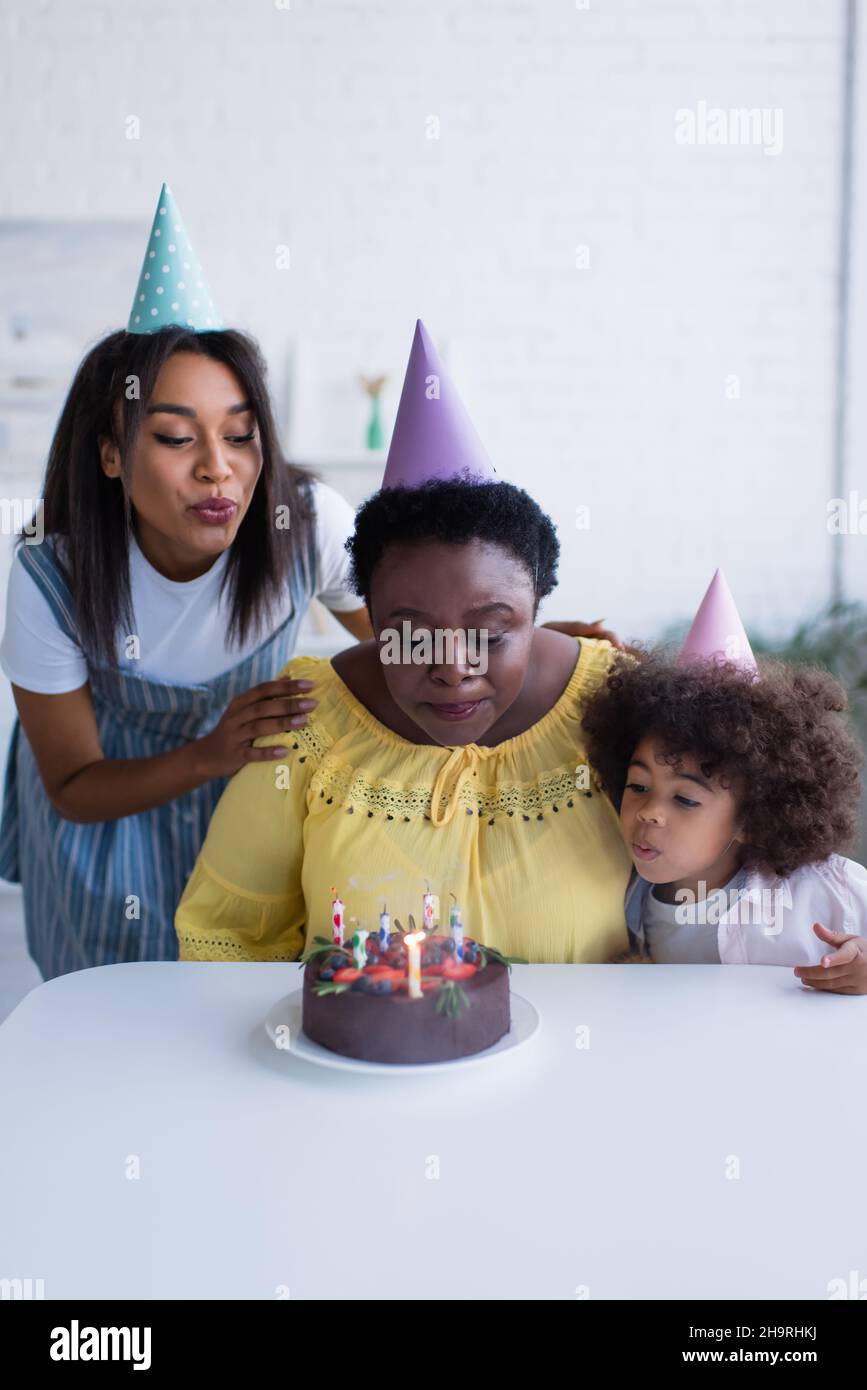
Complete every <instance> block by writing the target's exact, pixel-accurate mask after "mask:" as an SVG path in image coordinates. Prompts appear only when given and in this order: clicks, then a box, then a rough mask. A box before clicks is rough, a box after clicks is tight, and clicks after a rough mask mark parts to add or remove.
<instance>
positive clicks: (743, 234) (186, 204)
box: [0, 0, 867, 636]
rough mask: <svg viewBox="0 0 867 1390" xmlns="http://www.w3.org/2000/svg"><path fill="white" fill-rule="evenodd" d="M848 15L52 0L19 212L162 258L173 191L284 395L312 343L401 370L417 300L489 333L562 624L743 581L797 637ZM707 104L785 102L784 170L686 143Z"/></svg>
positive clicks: (485, 372) (20, 63)
mask: <svg viewBox="0 0 867 1390" xmlns="http://www.w3.org/2000/svg"><path fill="white" fill-rule="evenodd" d="M843 21H844V5H843V3H842V0H838V2H836V3H831V2H830V0H826V3H822V4H815V3H807V2H806V0H803V2H802V3H798V0H727V3H725V4H720V3H718V0H666V2H665V3H650V0H590V9H589V11H583V10H581V9H579V8H578V7H576V5H575V4H574V3H572V0H537V2H536V3H529V0H520V2H519V0H366V3H360V2H359V0H351V3H350V0H332V3H315V0H291V8H289V9H285V10H278V9H277V8H276V6H275V5H273V4H268V3H267V2H266V0H259V3H255V4H254V3H242V0H208V3H204V2H203V0H149V2H148V4H147V5H129V4H122V3H119V0H115V3H110V0H77V3H75V4H74V5H70V4H67V3H62V0H42V2H41V3H39V0H30V2H29V3H28V4H26V5H24V4H23V3H19V4H18V5H17V6H16V7H15V10H14V12H13V13H9V8H8V7H7V13H6V16H5V17H4V20H3V25H4V32H3V40H4V46H5V40H6V39H7V38H8V39H14V48H13V50H12V51H13V55H14V56H13V62H12V63H11V66H10V70H9V72H8V74H7V75H6V77H5V80H4V93H3V97H2V107H3V120H4V126H5V128H6V138H5V139H4V147H5V148H4V173H3V178H2V181H0V212H2V213H3V214H4V215H8V216H16V217H27V216H46V217H56V216H58V215H61V214H62V213H66V214H69V215H72V216H75V217H81V218H90V217H100V216H104V217H108V218H119V219H120V218H130V217H133V218H138V219H140V221H141V228H142V245H143V244H144V239H145V236H146V233H147V230H148V226H149V220H150V217H151V215H152V211H153V204H154V200H155V198H156V194H157V191H158V188H159V185H160V182H161V180H162V179H164V178H165V179H166V180H167V181H168V182H170V183H171V185H172V187H173V189H174V191H175V193H176V196H177V197H178V200H179V203H180V206H181V209H182V211H183V214H184V217H185V220H186V222H187V224H188V227H189V229H190V231H191V234H192V236H193V239H194V242H195V243H196V245H197V248H198V250H199V253H200V255H201V257H202V259H203V261H204V263H205V266H206V268H207V271H208V275H209V279H210V281H211V285H212V289H213V291H214V293H215V297H216V298H217V301H218V303H219V304H220V306H221V308H222V310H223V313H224V316H226V317H227V318H228V319H230V320H233V321H236V322H238V323H239V324H241V325H242V326H246V327H249V328H250V329H251V330H252V331H254V332H255V333H256V334H257V335H258V336H259V338H260V339H261V341H262V343H263V345H264V346H265V347H266V350H267V351H268V353H269V356H270V357H271V360H272V362H273V364H274V367H275V370H276V372H277V379H278V382H280V381H281V380H282V373H283V370H284V366H285V361H286V354H287V349H288V344H289V341H290V339H292V338H295V337H300V338H303V339H304V340H306V341H308V342H311V343H313V344H316V345H320V346H321V347H322V350H323V351H324V352H326V353H328V352H333V351H337V352H339V348H340V344H341V343H342V342H344V341H347V340H350V341H352V343H353V349H352V352H353V357H352V360H351V362H349V363H348V369H355V368H358V367H366V368H369V369H370V370H373V369H375V368H376V367H378V366H380V365H381V366H383V367H386V368H387V369H388V370H390V371H391V372H392V374H393V376H394V377H395V378H396V379H397V381H399V378H400V374H401V373H402V369H403V364H404V360H405V356H406V352H407V350H408V346H409V341H410V335H411V330H412V326H413V322H414V320H415V318H416V316H418V315H421V316H422V317H424V318H425V319H426V321H427V322H428V325H429V327H430V328H431V330H432V331H433V332H434V334H435V335H436V336H438V337H440V338H442V339H448V340H449V341H451V342H454V343H456V344H459V346H460V353H459V357H460V361H461V363H462V364H463V373H462V377H461V385H462V387H463V390H464V394H465V396H466V398H467V400H468V403H469V404H470V406H471V409H472V411H473V414H474V416H475V419H476V421H477V424H478V427H479V429H480V432H481V434H482V436H483V438H484V439H485V440H486V441H487V443H488V445H489V447H490V449H491V452H492V454H493V456H494V458H495V461H496V463H497V466H498V468H499V469H500V471H501V473H503V474H504V475H505V476H507V477H509V478H511V479H513V480H515V481H517V482H520V483H523V484H525V485H526V486H528V487H529V488H530V489H531V490H532V491H533V492H534V494H535V495H536V496H537V497H538V498H539V500H540V501H541V502H542V503H543V504H544V505H545V506H547V507H548V508H549V509H550V510H551V512H552V513H553V514H554V515H555V517H556V519H557V521H558V522H559V524H560V526H561V532H562V541H563V550H564V553H563V562H562V587H561V590H560V592H559V593H558V595H557V596H556V598H555V599H554V600H553V601H552V602H551V603H550V604H549V608H548V613H549V615H552V616H553V615H554V614H557V615H560V616H563V615H573V616H583V617H587V618H595V617H597V616H599V615H600V614H605V615H607V617H608V618H609V620H610V621H611V622H612V623H616V625H617V626H618V627H619V628H620V630H621V631H623V632H624V633H625V634H629V635H634V636H651V635H653V633H654V632H655V631H656V630H658V628H659V627H660V626H661V625H663V624H665V623H667V622H670V621H671V620H672V619H674V618H677V617H686V616H688V615H689V614H690V613H691V611H692V609H693V608H694V607H695V605H696V604H697V602H698V600H699V598H700V597H701V594H702V592H703V590H704V587H705V585H706V584H707V582H708V580H709V578H710V574H711V572H712V570H713V568H714V566H715V565H716V564H722V565H723V566H724V567H725V569H726V571H727V574H728V576H729V579H730V582H731V584H732V587H733V589H734V591H735V594H736V596H737V598H738V600H739V602H740V605H741V608H742V611H743V615H744V618H745V621H746V622H747V624H748V625H750V624H751V623H757V624H760V625H763V626H765V627H766V628H769V629H770V628H771V627H774V626H779V627H783V628H785V627H787V626H788V625H790V624H792V623H793V622H794V621H795V620H797V619H798V618H800V617H802V616H804V615H806V614H807V613H808V612H810V611H811V610H812V609H813V608H814V607H816V606H818V605H819V604H820V603H821V602H822V601H823V600H824V599H825V598H826V596H827V584H828V575H829V568H830V566H829V547H830V541H829V538H828V535H827V532H826V527H825V503H826V500H827V498H828V496H829V489H830V477H831V463H832V459H831V444H832V424H833V387H834V380H833V367H834V324H835V319H834V294H835V276H836V273H837V242H838V202H839V187H838V185H839V170H840V158H839V150H840V118H841V85H840V84H841V73H842V56H843V55H842V45H843ZM701 100H704V101H706V102H707V103H708V105H710V106H720V107H723V108H726V109H728V108H734V107H769V108H776V107H780V108H782V110H783V113H784V145H783V151H782V153H781V154H780V155H779V156H777V157H769V156H766V155H765V154H764V153H763V152H762V150H761V149H760V148H756V147H739V148H733V147H728V148H720V147H717V148H711V147H694V148H688V147H683V146H680V145H678V144H676V143H675V139H674V128H675V112H676V111H677V110H678V109H679V108H684V107H693V108H694V107H695V105H696V103H698V102H699V101H701ZM131 114H132V115H137V116H138V117H140V120H141V139H140V140H138V141H136V142H133V141H129V140H127V139H126V138H125V134H124V122H125V119H126V118H127V117H128V116H129V115H131ZM431 115H435V116H437V117H438V118H439V121H440V126H441V128H440V138H439V139H437V140H432V139H428V138H426V130H427V121H428V117H429V116H431ZM862 165H863V161H862ZM862 240H863V238H862ZM282 242H286V243H288V244H289V246H290V248H291V257H292V265H291V269H290V270H289V271H288V272H280V271H277V270H276V269H275V268H274V247H275V245H276V244H277V243H282ZM578 244H586V245H587V246H588V247H589V251H590V265H589V268H587V269H584V270H578V269H576V267H575V248H576V245H578ZM10 271H11V272H12V273H13V274H14V267H2V272H3V273H7V274H8V273H9V272H10ZM137 271H138V265H137V264H135V265H132V266H131V267H130V279H129V295H130V296H131V295H132V291H133V288H134V283H135V277H136V274H137ZM127 312H128V302H127V300H126V299H124V301H123V302H121V303H119V304H118V305H117V315H116V320H117V323H118V324H120V323H122V322H124V321H125V319H126V314H127ZM101 327H102V325H96V326H95V331H96V329H97V328H101ZM355 344H357V348H356V346H355ZM356 353H357V356H356ZM359 359H362V360H359ZM732 373H733V374H736V375H737V377H738V378H739V381H740V392H741V396H740V400H739V401H731V400H727V399H726V397H725V378H726V376H727V375H728V374H732ZM394 399H395V392H394V391H392V394H391V396H390V398H389V403H390V405H391V408H392V409H393V404H394ZM861 471H862V490H864V491H867V487H865V484H864V480H863V469H862V470H861ZM853 485H854V482H853ZM581 503H589V505H590V507H591V519H592V525H591V529H590V530H589V531H586V532H581V531H578V530H576V529H575V523H574V518H575V509H576V506H577V505H579V504H581ZM862 549H864V550H867V538H865V539H864V540H863V542H862ZM853 572H854V569H853ZM860 572H861V573H862V574H863V573H864V565H863V561H862V562H861V571H860Z"/></svg>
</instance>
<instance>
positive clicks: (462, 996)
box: [436, 980, 470, 1018]
mask: <svg viewBox="0 0 867 1390" xmlns="http://www.w3.org/2000/svg"><path fill="white" fill-rule="evenodd" d="M469 1007H470V1001H469V998H468V996H467V992H466V990H465V989H463V988H462V987H461V986H460V985H459V984H458V982H457V980H443V982H442V985H441V986H440V988H439V990H438V992H437V1004H436V1011H437V1013H438V1014H446V1016H447V1017H448V1018H457V1017H458V1014H459V1013H460V1011H461V1009H468V1008H469Z"/></svg>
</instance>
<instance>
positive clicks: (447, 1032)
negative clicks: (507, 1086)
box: [302, 932, 510, 1065]
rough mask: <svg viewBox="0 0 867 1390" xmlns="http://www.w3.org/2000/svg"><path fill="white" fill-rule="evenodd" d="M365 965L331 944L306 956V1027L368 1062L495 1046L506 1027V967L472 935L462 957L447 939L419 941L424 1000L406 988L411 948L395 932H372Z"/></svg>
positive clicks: (323, 1042) (325, 1043) (429, 1058)
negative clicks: (385, 935)
mask: <svg viewBox="0 0 867 1390" xmlns="http://www.w3.org/2000/svg"><path fill="white" fill-rule="evenodd" d="M366 952H367V963H366V965H365V966H364V967H363V968H362V969H358V967H357V966H356V965H355V963H354V960H353V953H352V951H351V950H350V949H349V948H348V947H347V948H342V947H337V946H334V945H328V944H327V943H325V944H323V945H321V946H319V947H318V948H314V950H313V951H311V952H308V954H307V956H306V957H305V962H306V964H305V969H304V993H303V1002H302V1027H303V1029H304V1032H305V1033H306V1035H307V1037H308V1038H309V1039H310V1040H311V1041H312V1042H315V1043H319V1044H320V1046H322V1047H327V1048H328V1049H329V1051H331V1052H338V1053H340V1054H341V1055H342V1056H344V1057H356V1058H358V1059H359V1060H362V1061H365V1062H393V1063H398V1064H399V1063H403V1064H405V1065H406V1064H408V1063H412V1062H416V1063H417V1062H444V1061H451V1060H453V1059H455V1058H458V1057H469V1056H471V1055H472V1054H473V1053H475V1052H483V1051H484V1049H485V1048H487V1047H492V1046H493V1044H494V1043H495V1042H497V1040H498V1039H499V1038H501V1037H502V1036H503V1034H504V1033H507V1032H508V1031H509V1023H510V1015H509V967H508V964H507V963H506V962H505V961H504V960H503V958H502V957H500V956H499V955H498V954H497V953H496V952H494V951H490V950H488V949H486V948H485V947H484V946H480V945H479V944H478V943H477V942H475V941H471V940H469V939H467V941H466V943H465V945H464V946H463V958H462V959H461V960H459V959H457V953H456V950H455V946H454V943H453V942H452V941H451V940H450V938H448V937H444V936H437V935H429V936H426V937H425V939H424V941H423V942H422V945H421V990H422V995H421V998H412V997H410V993H409V978H408V970H407V949H406V947H405V946H404V944H403V941H402V937H401V934H400V933H397V932H395V933H392V935H391V937H390V939H389V942H388V946H387V948H386V949H385V950H383V948H382V946H381V945H380V943H379V941H378V939H377V938H375V937H371V939H370V940H369V941H368V943H367V945H366Z"/></svg>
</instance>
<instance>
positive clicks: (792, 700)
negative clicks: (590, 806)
mask: <svg viewBox="0 0 867 1390" xmlns="http://www.w3.org/2000/svg"><path fill="white" fill-rule="evenodd" d="M759 669H760V674H761V679H760V680H754V679H752V678H751V676H750V674H749V673H748V672H745V671H744V670H743V669H742V668H741V667H739V666H738V665H737V664H736V663H734V662H723V661H720V662H711V661H704V662H696V663H693V664H692V665H689V666H677V665H675V663H674V661H673V659H672V657H671V655H670V654H666V653H664V652H663V651H661V650H659V649H657V650H655V651H654V650H650V651H644V652H641V654H640V659H639V660H635V658H634V657H631V656H629V655H627V654H619V655H618V657H617V658H616V659H615V661H614V663H613V665H612V667H611V670H610V672H609V674H608V678H607V680H606V681H605V682H604V683H603V684H602V685H601V686H600V687H599V688H598V690H596V691H595V692H594V693H593V695H591V696H590V697H589V699H588V700H587V702H586V705H585V708H584V718H583V728H584V731H585V733H586V734H587V744H586V752H587V758H588V760H589V762H590V763H591V765H592V766H593V767H594V768H595V769H596V772H597V774H598V776H599V780H600V782H601V783H602V785H603V787H604V789H605V791H606V792H607V794H608V796H609V797H610V798H611V800H612V802H613V803H614V805H615V806H616V807H617V809H618V810H619V809H620V802H621V798H622V796H623V788H624V785H625V783H626V771H627V768H628V767H629V763H630V761H631V759H632V756H633V753H634V751H635V748H636V746H637V745H638V743H640V741H641V740H642V739H643V738H645V737H646V736H648V735H649V736H651V737H653V738H655V739H657V740H658V741H659V742H660V743H661V745H662V748H663V750H664V752H665V754H666V760H667V761H668V762H670V763H671V764H676V763H677V762H678V761H679V760H680V758H681V757H682V756H684V755H688V756H690V757H693V758H695V760H696V762H697V763H698V764H699V765H700V767H701V770H702V773H703V774H704V776H705V777H714V776H715V777H719V778H720V780H721V781H722V783H723V785H725V786H732V785H733V784H734V785H735V786H736V788H737V789H738V793H739V796H738V799H739V813H740V817H741V820H742V824H743V827H744V830H745V832H746V837H747V843H746V844H745V846H744V853H743V860H742V862H743V864H744V866H745V867H749V868H755V869H759V870H763V871H765V872H772V873H775V874H779V875H780V876H781V877H787V876H788V875H789V874H791V873H794V871H795V869H798V868H800V867H801V866H802V865H803V864H811V863H816V862H818V861H820V860H822V859H827V857H828V855H829V854H832V853H835V852H837V853H841V852H844V851H845V850H846V849H847V848H849V847H850V845H851V842H852V840H853V838H854V835H855V831H856V828H857V819H858V799H859V776H858V774H859V769H860V767H861V764H862V762H863V755H862V753H861V749H860V747H859V744H858V742H857V740H856V738H855V736H854V735H853V733H852V732H851V730H850V727H849V722H848V719H847V718H845V716H844V711H845V710H846V707H847V699H846V691H845V690H844V688H843V686H842V685H841V684H840V682H839V681H838V680H835V678H834V677H833V676H832V675H830V674H829V672H828V671H826V670H823V669H822V668H821V667H815V666H791V665H787V664H786V663H785V662H782V661H777V660H771V659H769V658H763V659H762V660H761V661H760V662H759Z"/></svg>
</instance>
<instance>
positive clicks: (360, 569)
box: [346, 478, 560, 608]
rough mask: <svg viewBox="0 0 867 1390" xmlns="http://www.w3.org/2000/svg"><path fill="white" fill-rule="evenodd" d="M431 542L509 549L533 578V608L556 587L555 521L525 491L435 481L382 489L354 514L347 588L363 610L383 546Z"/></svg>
mask: <svg viewBox="0 0 867 1390" xmlns="http://www.w3.org/2000/svg"><path fill="white" fill-rule="evenodd" d="M431 540H433V541H443V542H445V543H446V544H449V545H462V544H465V543H466V542H467V541H489V542H491V543H492V544H494V545H501V546H503V547H504V548H505V549H506V550H510V551H511V552H512V554H513V555H514V556H516V558H517V559H518V560H520V561H521V563H522V564H523V565H524V567H525V568H526V570H527V572H528V574H529V575H530V578H531V579H532V580H533V587H534V591H535V595H536V606H537V607H538V605H539V601H540V600H541V599H543V598H544V597H545V595H546V594H550V592H551V590H552V589H553V588H554V586H555V584H556V582H557V558H558V556H559V554H560V543H559V541H558V540H557V533H556V531H555V529H554V523H553V522H552V520H551V518H550V517H549V516H546V514H545V513H544V512H543V511H542V508H541V507H540V506H539V505H538V503H537V502H534V501H533V499H532V497H530V496H529V495H528V493H526V492H524V491H523V489H522V488H519V487H515V486H513V484H512V483H485V482H474V481H472V480H471V479H470V478H466V479H457V480H452V479H448V480H445V481H441V480H434V481H432V482H428V483H424V484H423V485H422V486H421V487H393V488H383V489H382V490H381V491H380V492H376V493H374V495H373V496H372V497H369V498H368V500H367V501H366V502H365V503H364V505H363V506H362V507H361V508H360V509H359V511H358V514H357V516H356V518H355V532H354V534H353V535H352V536H350V538H349V540H348V541H347V542H346V549H347V550H348V551H349V554H350V557H351V560H352V567H351V572H350V582H351V583H352V587H353V589H354V590H355V592H356V593H357V594H359V595H360V596H361V597H362V598H363V599H364V601H365V603H366V604H367V606H368V608H369V607H370V589H371V581H372V578H373V573H374V570H375V569H376V566H377V565H378V564H379V562H380V560H381V559H382V557H383V555H384V554H385V552H386V550H387V549H388V547H389V546H390V545H394V544H405V543H406V542H407V541H409V542H412V541H431Z"/></svg>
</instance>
